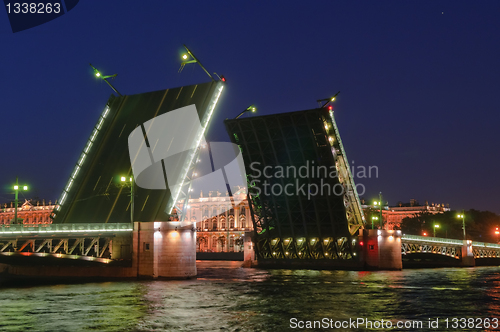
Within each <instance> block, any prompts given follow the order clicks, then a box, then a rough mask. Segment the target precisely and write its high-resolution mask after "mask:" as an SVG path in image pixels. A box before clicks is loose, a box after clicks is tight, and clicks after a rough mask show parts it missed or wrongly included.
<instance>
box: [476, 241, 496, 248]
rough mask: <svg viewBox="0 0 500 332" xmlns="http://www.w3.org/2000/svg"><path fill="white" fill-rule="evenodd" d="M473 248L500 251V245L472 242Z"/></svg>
mask: <svg viewBox="0 0 500 332" xmlns="http://www.w3.org/2000/svg"><path fill="white" fill-rule="evenodd" d="M472 247H473V248H475V247H482V248H495V249H500V244H496V243H487V242H476V241H472Z"/></svg>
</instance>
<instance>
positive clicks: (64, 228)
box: [0, 223, 133, 235]
mask: <svg viewBox="0 0 500 332" xmlns="http://www.w3.org/2000/svg"><path fill="white" fill-rule="evenodd" d="M131 231H133V227H132V225H131V224H130V223H112V224H111V223H109V224H105V223H89V224H36V225H30V224H23V225H1V227H0V235H8V234H46V233H94V232H131Z"/></svg>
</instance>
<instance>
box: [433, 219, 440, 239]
mask: <svg viewBox="0 0 500 332" xmlns="http://www.w3.org/2000/svg"><path fill="white" fill-rule="evenodd" d="M436 228H439V225H438V224H436V222H434V227H433V229H434V237H436Z"/></svg>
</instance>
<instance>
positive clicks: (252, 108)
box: [234, 105, 257, 120]
mask: <svg viewBox="0 0 500 332" xmlns="http://www.w3.org/2000/svg"><path fill="white" fill-rule="evenodd" d="M246 112H257V108H256V107H255V105H250V106H248V107H247V108H246V109H245V110H244V111H243V112H241V113H240V114H238V116H237V117H235V118H234V119H235V120H236V119H237V118H239V117H240V116H242V115H243V114H245V113H246Z"/></svg>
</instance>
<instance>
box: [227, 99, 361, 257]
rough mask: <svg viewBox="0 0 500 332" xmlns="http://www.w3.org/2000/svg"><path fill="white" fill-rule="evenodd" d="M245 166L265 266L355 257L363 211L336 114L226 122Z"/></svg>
mask: <svg viewBox="0 0 500 332" xmlns="http://www.w3.org/2000/svg"><path fill="white" fill-rule="evenodd" d="M225 125H226V130H227V132H228V133H229V135H230V137H231V141H232V142H233V143H235V144H237V145H238V146H239V147H240V150H241V151H242V154H243V158H244V160H245V168H246V174H247V178H248V186H249V192H248V198H249V203H250V204H249V206H250V207H251V208H252V209H253V210H252V216H253V223H254V230H255V239H254V242H255V251H256V255H257V258H258V259H259V260H266V259H269V260H336V259H341V260H346V259H351V258H353V254H354V252H353V251H354V244H355V239H353V237H352V236H353V235H355V234H356V233H357V231H358V229H359V228H361V227H362V226H363V224H364V216H363V211H362V209H361V204H360V202H359V197H358V194H357V192H356V186H355V183H354V180H353V177H352V174H351V172H350V168H349V163H348V160H347V156H346V153H345V150H344V147H343V144H342V140H341V138H340V134H339V131H338V128H337V124H336V122H335V118H334V115H333V111H332V110H329V109H328V108H326V107H322V108H317V109H312V110H306V111H298V112H289V113H280V114H274V115H266V116H256V117H250V118H240V119H233V120H226V121H225Z"/></svg>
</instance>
